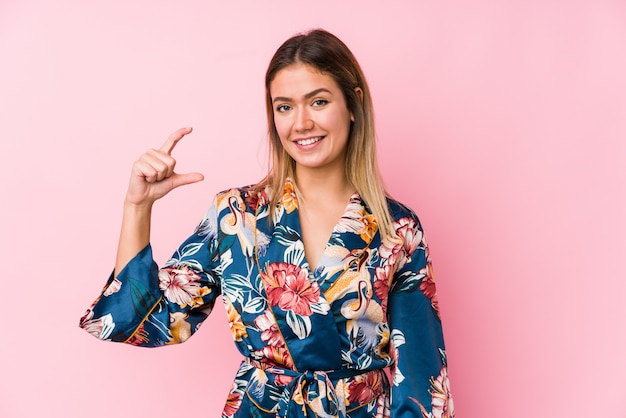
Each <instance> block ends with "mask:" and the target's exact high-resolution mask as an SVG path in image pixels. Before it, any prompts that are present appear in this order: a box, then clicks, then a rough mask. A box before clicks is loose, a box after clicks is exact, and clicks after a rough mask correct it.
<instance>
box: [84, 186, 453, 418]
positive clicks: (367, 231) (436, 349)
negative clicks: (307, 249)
mask: <svg viewBox="0 0 626 418" xmlns="http://www.w3.org/2000/svg"><path fill="white" fill-rule="evenodd" d="M250 190H251V189H250V188H240V189H232V190H228V191H225V192H222V193H219V194H218V195H217V196H216V197H215V200H214V202H213V205H212V206H211V207H210V208H209V210H208V211H207V213H206V215H205V217H204V218H203V219H202V221H201V222H200V224H199V225H198V226H197V228H196V230H195V231H194V233H193V234H192V235H191V236H190V237H189V238H188V239H187V240H186V241H185V242H184V243H183V244H182V245H181V246H180V247H179V248H178V250H177V251H176V252H175V253H174V255H173V256H172V258H171V259H170V260H169V261H168V262H167V263H166V264H165V266H164V267H163V268H161V269H158V268H157V266H156V264H155V262H154V261H153V258H152V252H151V248H150V245H148V246H147V247H146V248H144V249H143V250H142V251H141V252H140V253H139V254H137V255H136V256H135V258H133V259H132V260H131V261H130V262H129V263H128V265H127V266H126V267H125V268H124V269H123V270H122V271H121V272H119V274H118V276H117V277H113V276H111V277H110V278H109V280H108V282H107V284H106V286H105V287H104V289H103V291H102V294H101V295H100V297H99V298H98V299H97V300H96V301H95V302H94V304H93V305H92V306H91V307H90V308H89V309H88V310H87V312H86V314H85V315H84V316H83V318H82V319H81V321H80V326H81V327H82V328H83V329H85V330H86V331H87V332H89V333H91V334H93V335H94V336H96V337H98V338H100V339H103V340H107V341H116V342H124V343H127V344H132V345H137V346H151V347H152V346H161V345H168V344H176V343H180V342H183V341H185V340H186V339H187V338H189V337H190V336H191V335H193V334H194V333H195V332H196V331H197V330H198V328H199V327H200V325H201V323H202V321H203V320H204V319H205V318H206V317H207V315H208V314H209V313H210V311H211V310H212V308H213V305H214V303H215V300H216V298H217V297H218V296H220V295H221V297H222V299H223V302H224V305H225V308H226V310H227V315H228V321H229V323H230V329H231V331H232V336H233V339H234V341H235V344H236V346H237V348H238V349H239V351H240V352H241V353H242V354H243V356H244V358H245V360H244V361H243V362H242V363H241V366H240V368H239V371H238V372H237V375H236V377H235V380H234V383H233V386H232V389H231V391H230V394H229V395H228V399H227V401H226V405H225V407H224V410H223V412H222V417H227V418H231V417H232V418H235V417H255V418H256V417H259V418H261V417H287V416H288V417H322V418H325V417H345V418H348V417H350V418H365V417H368V418H374V417H375V418H383V417H394V418H405V417H407V418H408V417H411V418H414V417H432V418H435V417H436V418H444V417H445V418H447V417H453V416H454V412H453V403H452V398H451V396H450V390H449V382H448V374H447V369H446V355H445V350H444V341H443V335H442V329H441V322H440V318H439V313H438V306H437V295H436V293H435V282H434V279H433V275H432V272H431V264H430V259H429V255H428V247H427V245H426V241H425V239H424V234H423V231H422V228H421V225H420V223H419V220H418V219H417V217H416V215H415V214H414V213H413V212H412V211H411V210H410V209H408V208H406V207H405V206H403V205H401V204H399V203H398V202H395V201H393V200H389V206H390V209H391V213H392V216H393V218H394V220H395V222H394V225H393V226H394V228H395V230H396V232H397V235H398V237H399V239H398V240H395V241H392V240H381V237H380V234H379V233H378V232H377V226H376V219H375V218H374V216H373V215H372V214H371V213H370V211H369V210H368V208H367V206H366V205H365V203H364V202H363V201H362V200H361V198H360V196H359V195H358V194H354V195H353V196H352V197H351V199H350V202H349V203H348V205H347V207H346V210H345V213H344V214H343V216H342V217H341V219H340V220H339V222H338V223H337V225H336V226H335V228H334V230H333V232H332V234H331V236H330V239H329V241H328V243H327V245H326V248H325V250H324V253H323V255H322V257H321V259H320V262H319V266H318V267H317V268H316V269H314V270H312V269H311V267H310V266H309V264H308V263H307V260H306V257H305V254H304V246H303V243H302V239H301V236H300V221H299V216H298V202H297V198H296V195H295V193H294V189H293V185H292V183H291V182H289V181H288V182H287V183H286V184H285V188H284V194H283V196H282V199H281V200H280V202H279V204H278V206H277V208H276V211H275V213H274V216H273V219H272V220H269V216H270V215H269V214H270V212H269V203H268V202H269V199H268V193H269V190H267V189H265V190H264V191H263V192H261V193H258V194H253V193H252V192H251V191H250ZM389 377H390V378H389Z"/></svg>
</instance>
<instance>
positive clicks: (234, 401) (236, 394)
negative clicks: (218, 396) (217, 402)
mask: <svg viewBox="0 0 626 418" xmlns="http://www.w3.org/2000/svg"><path fill="white" fill-rule="evenodd" d="M241 400H242V393H241V392H240V391H239V390H237V385H235V384H234V385H233V389H232V390H231V391H230V393H229V394H228V398H227V399H226V405H224V411H223V412H222V416H225V417H232V416H233V415H235V413H236V412H237V411H238V410H239V407H240V406H241Z"/></svg>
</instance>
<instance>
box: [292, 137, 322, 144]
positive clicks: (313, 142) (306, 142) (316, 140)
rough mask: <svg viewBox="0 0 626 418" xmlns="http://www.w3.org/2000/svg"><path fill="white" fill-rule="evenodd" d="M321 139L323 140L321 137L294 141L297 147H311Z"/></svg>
mask: <svg viewBox="0 0 626 418" xmlns="http://www.w3.org/2000/svg"><path fill="white" fill-rule="evenodd" d="M322 139H324V137H323V136H316V137H314V138H306V139H301V140H299V141H296V144H298V145H312V144H315V143H316V142H319V141H321V140H322Z"/></svg>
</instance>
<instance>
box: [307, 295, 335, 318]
mask: <svg viewBox="0 0 626 418" xmlns="http://www.w3.org/2000/svg"><path fill="white" fill-rule="evenodd" d="M311 310H312V311H313V312H314V313H316V314H319V315H326V314H327V313H328V312H330V305H329V304H328V302H326V300H325V299H323V298H320V301H319V302H318V303H313V304H312V305H311Z"/></svg>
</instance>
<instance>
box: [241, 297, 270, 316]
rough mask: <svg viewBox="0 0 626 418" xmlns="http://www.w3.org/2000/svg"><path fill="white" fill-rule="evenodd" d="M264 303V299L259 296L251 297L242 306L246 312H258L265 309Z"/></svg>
mask: <svg viewBox="0 0 626 418" xmlns="http://www.w3.org/2000/svg"><path fill="white" fill-rule="evenodd" d="M265 305H266V303H265V299H263V298H260V297H256V298H251V299H250V300H248V302H246V304H245V305H244V306H243V310H244V312H247V313H251V314H258V313H261V312H263V311H264V310H265Z"/></svg>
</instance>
